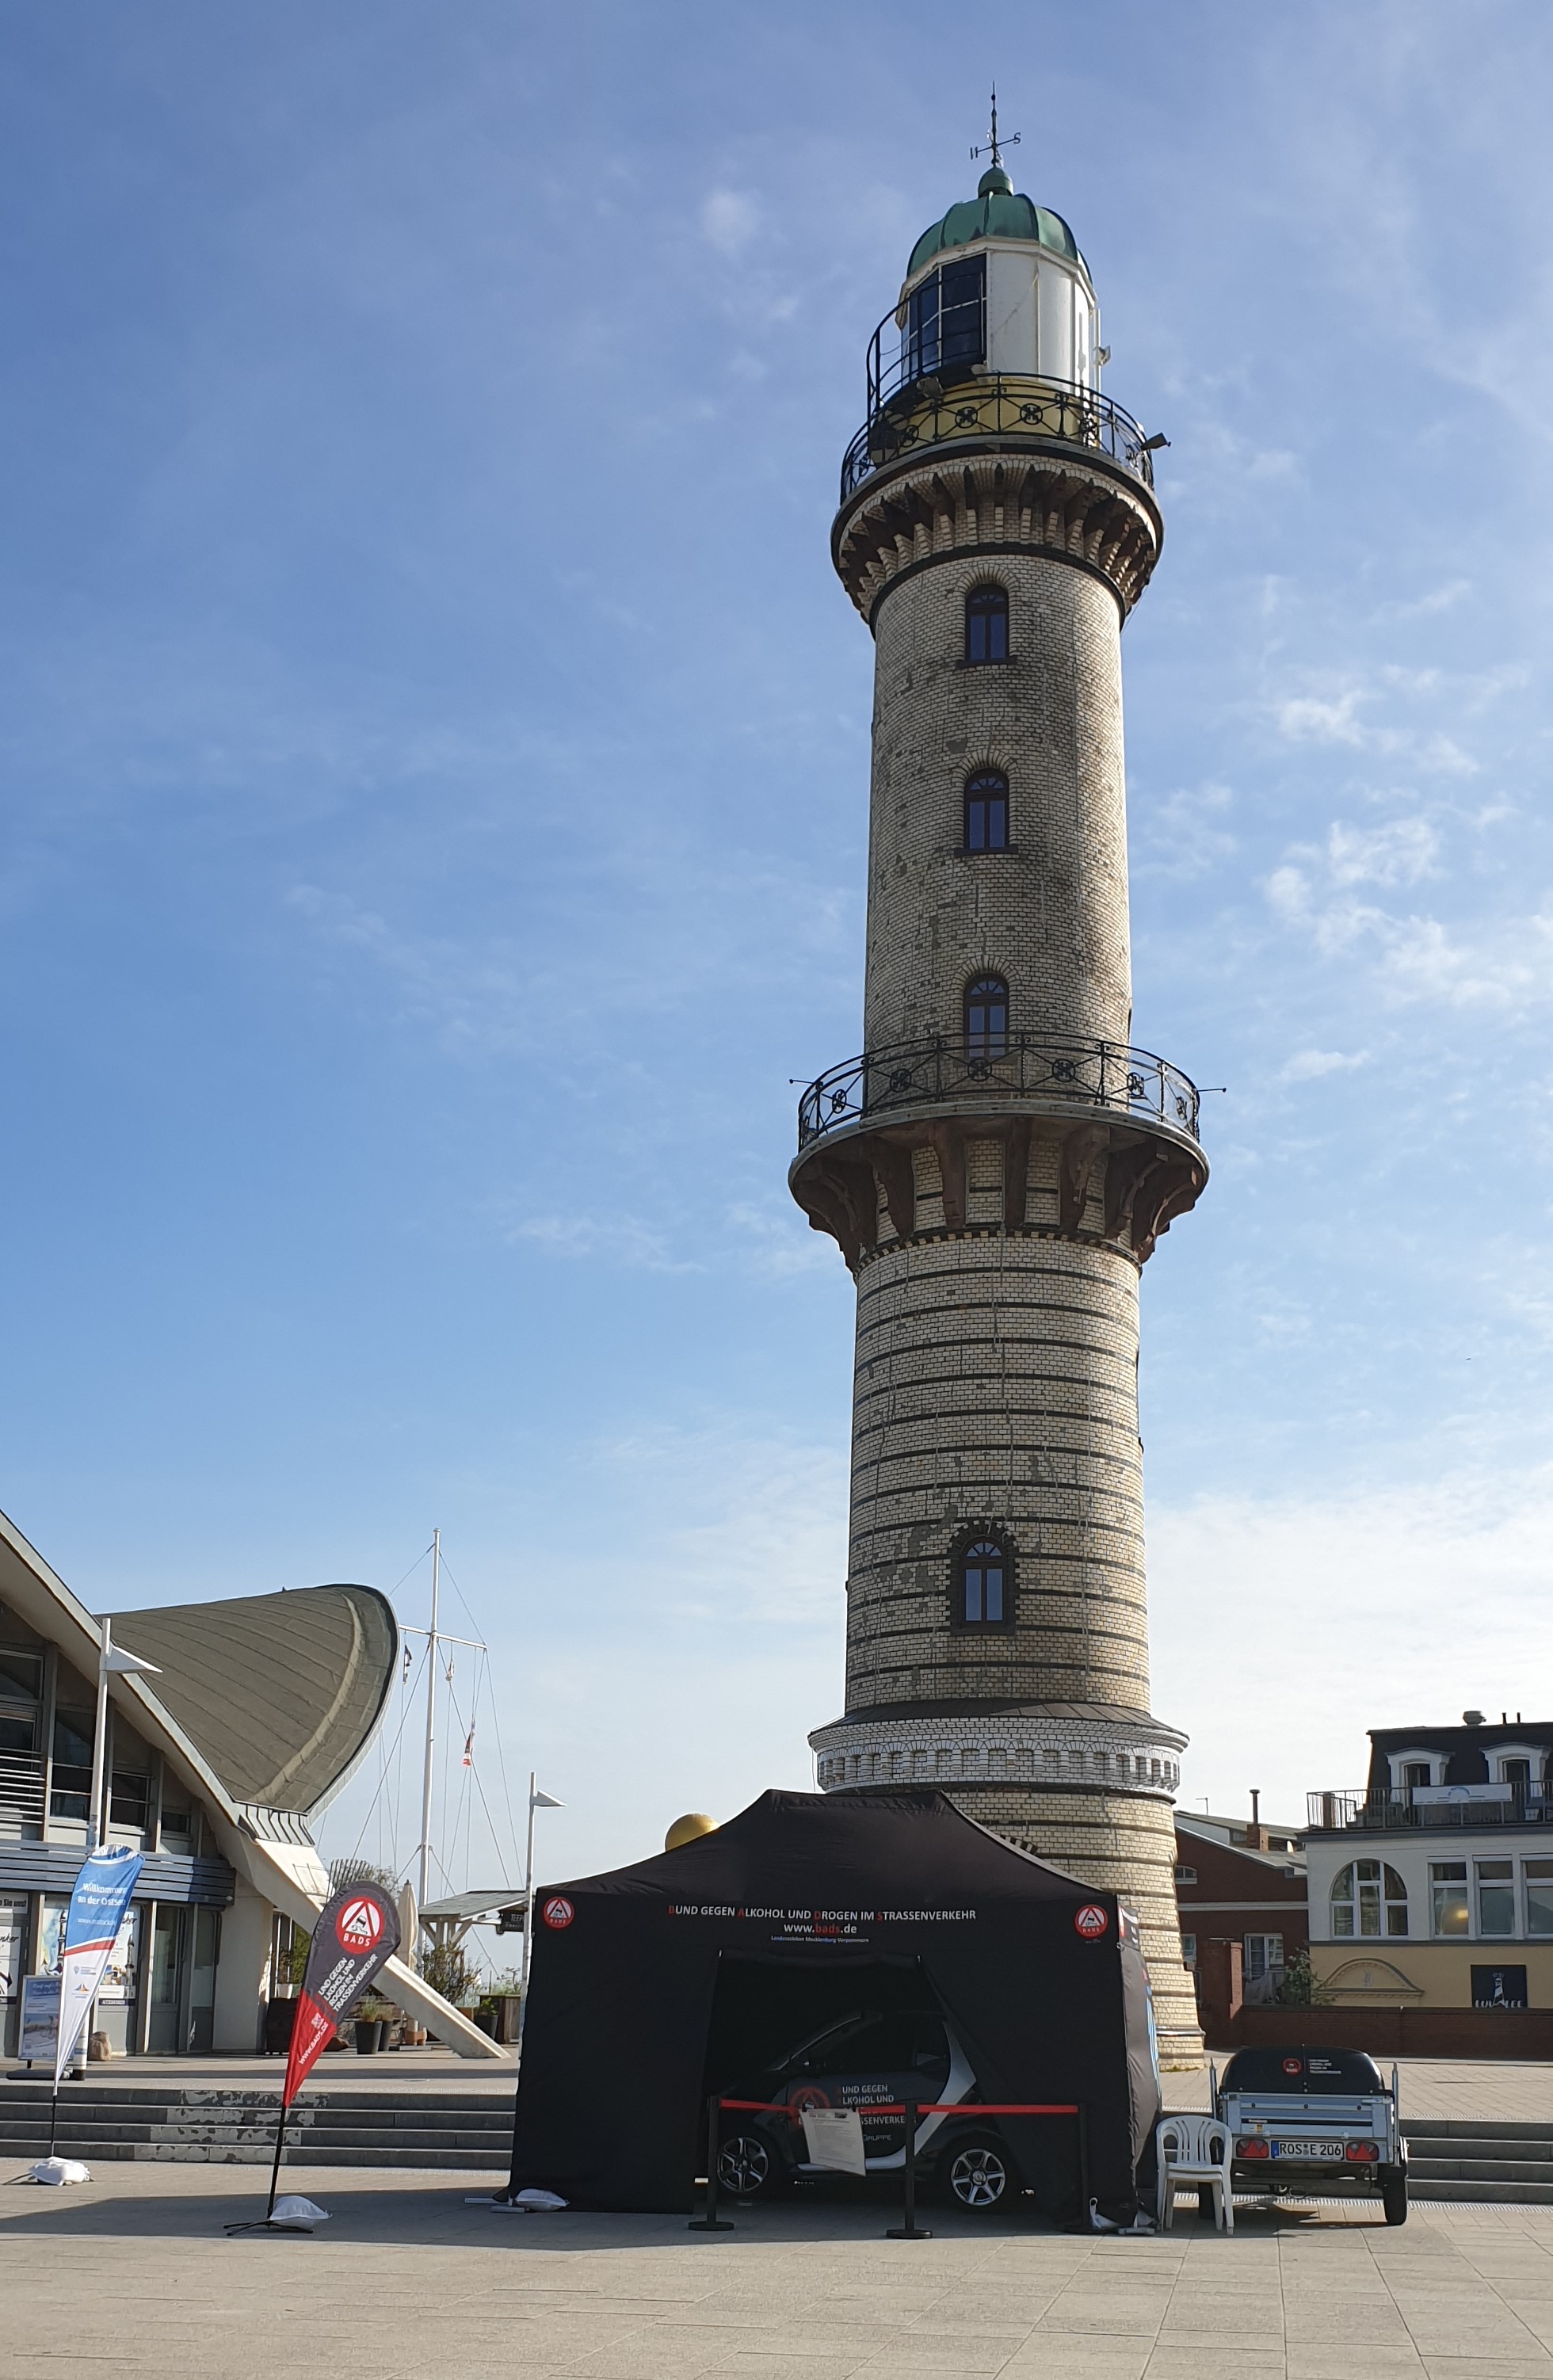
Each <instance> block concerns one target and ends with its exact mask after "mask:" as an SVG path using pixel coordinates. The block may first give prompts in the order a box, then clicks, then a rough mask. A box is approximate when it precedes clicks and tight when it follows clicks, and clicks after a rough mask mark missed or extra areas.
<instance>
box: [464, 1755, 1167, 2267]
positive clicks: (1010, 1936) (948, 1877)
mask: <svg viewBox="0 0 1553 2380" xmlns="http://www.w3.org/2000/svg"><path fill="white" fill-rule="evenodd" d="M536 1898H537V1900H538V1912H537V1914H538V1921H539V1922H538V1923H537V1924H536V1925H535V1927H534V1941H533V1948H532V1962H533V1963H532V1971H531V1975H530V1982H529V1997H528V2010H527V2013H526V2017H525V2023H524V2045H523V2062H522V2073H521V2079H520V2083H519V2088H518V2095H517V2108H516V2126H515V2132H514V2155H513V2168H512V2181H511V2188H512V2190H513V2191H514V2192H516V2191H519V2190H524V2189H531V2188H537V2189H543V2190H551V2191H555V2192H559V2193H560V2194H561V2195H562V2196H563V2197H564V2198H565V2199H567V2200H568V2201H569V2202H570V2203H571V2204H573V2205H576V2206H583V2207H591V2208H599V2209H610V2210H618V2211H627V2210H632V2211H638V2212H673V2211H675V2210H680V2209H683V2210H685V2211H686V2212H688V2211H689V2209H690V2207H691V2205H692V2203H693V2199H694V2194H695V2185H696V2180H697V2177H698V2175H699V2174H702V2173H704V2171H705V2169H706V2155H705V2148H706V2138H707V2134H706V2105H707V2101H708V2098H709V2097H710V2095H712V2094H714V2093H719V2094H722V2093H729V2092H731V2091H734V2090H736V2089H737V2088H738V2086H739V2085H740V2083H743V2082H744V2081H746V2078H747V2077H748V2076H749V2075H750V2073H751V2072H757V2071H759V2070H761V2069H763V2068H765V2067H767V2066H769V2064H770V2060H771V2059H772V2058H773V2057H774V2056H775V2055H776V2054H777V2053H778V2052H779V2051H780V2050H781V2049H782V2048H783V2046H785V2045H786V2044H789V2043H792V2042H794V2041H796V2040H798V2039H799V2038H801V2037H802V2036H803V2035H805V2034H807V2033H809V2032H812V2031H813V2030H814V2029H815V2028H816V2027H819V2026H822V2025H824V2024H825V2022H827V2021H828V2020H829V2019H831V2018H832V2017H841V2016H843V2015H844V2014H845V2012H846V2011H847V2010H848V2009H850V2008H852V2007H855V2006H856V2005H857V2004H859V2002H860V2001H862V2000H867V2001H869V2002H871V2003H873V2004H875V2005H878V2006H881V2007H885V2008H890V2007H901V2006H903V2005H904V2004H905V2003H906V2002H907V2001H909V2000H916V2001H918V2002H920V2003H921V2004H922V2005H928V2006H932V2007H935V2008H937V2009H938V2010H941V2011H942V2014H943V2016H944V2018H945V2019H946V2020H947V2022H948V2023H949V2025H950V2026H952V2031H953V2034H954V2035H955V2036H956V2037H957V2039H958V2040H959V2042H960V2043H962V2044H963V2045H964V2048H965V2056H966V2057H967V2058H968V2060H969V2063H970V2065H971V2067H972V2068H973V2069H974V2074H975V2086H974V2092H973V2097H975V2098H979V2100H981V2101H983V2102H986V2103H988V2104H989V2107H991V2106H992V2105H994V2104H1001V2105H1014V2104H1016V2105H1020V2106H1038V2107H1049V2106H1074V2107H1079V2108H1082V2110H1083V2135H1084V2141H1083V2152H1082V2155H1083V2156H1084V2157H1086V2164H1087V2176H1088V2188H1089V2191H1090V2192H1091V2194H1092V2195H1093V2196H1094V2197H1095V2198H1096V2199H1097V2200H1098V2204H1099V2206H1100V2209H1101V2211H1102V2212H1103V2213H1104V2214H1106V2215H1108V2216H1110V2217H1111V2219H1112V2220H1114V2221H1125V2220H1127V2219H1128V2218H1129V2217H1130V2216H1131V2215H1132V2213H1133V2211H1134V2208H1135V2206H1136V2204H1137V2185H1138V2180H1139V2170H1140V2167H1141V2166H1142V2165H1143V2164H1144V2162H1145V2160H1146V2159H1147V2158H1148V2157H1150V2156H1151V2154H1152V2140H1153V2132H1154V2126H1155V2124H1156V2122H1157V2120H1158V2118H1159V2106H1160V2101H1159V2066H1158V2059H1157V2056H1156V2050H1155V2042H1154V2027H1153V2014H1152V2008H1151V2003H1150V1998H1149V1991H1148V1978H1147V1969H1146V1967H1145V1964H1144V1960H1143V1954H1142V1950H1141V1949H1140V1947H1139V1943H1138V1937H1137V1929H1136V1925H1135V1923H1134V1920H1133V1919H1132V1918H1131V1917H1130V1916H1129V1915H1128V1914H1127V1913H1125V1912H1124V1911H1122V1909H1121V1908H1120V1907H1119V1905H1118V1902H1117V1899H1116V1896H1115V1895H1114V1894H1113V1893H1108V1892H1103V1891H1099V1890H1097V1889H1096V1888H1093V1887H1092V1886H1089V1885H1086V1884H1084V1883H1081V1882H1080V1881H1078V1880H1077V1879H1076V1878H1074V1877H1073V1876H1067V1875H1064V1874H1063V1873H1062V1870H1061V1869H1059V1868H1055V1867H1051V1866H1049V1865H1048V1864H1046V1863H1045V1862H1043V1861H1041V1860H1038V1859H1036V1858H1035V1857H1033V1856H1032V1855H1031V1854H1030V1853H1028V1852H1022V1851H1018V1850H1016V1849H1014V1848H1013V1846H1012V1845H1011V1844H1008V1843H1006V1842H1004V1841H1003V1840H1001V1838H1000V1837H998V1836H996V1835H993V1834H991V1833H989V1831H988V1829H987V1828H984V1827H981V1826H978V1825H977V1823H976V1821H975V1820H974V1819H971V1818H967V1817H965V1815H963V1813H961V1812H960V1811H959V1810H957V1809H956V1808H955V1807H954V1805H953V1803H951V1802H950V1801H949V1800H947V1799H946V1797H945V1796H944V1795H942V1794H941V1793H938V1792H934V1791H923V1792H916V1793H910V1792H906V1793H889V1794H869V1793H860V1794H855V1795H853V1794H819V1793H787V1792H768V1793H763V1794H761V1795H760V1797H759V1799H758V1801H756V1802H753V1803H751V1804H750V1806H749V1808H748V1809H746V1810H745V1811H743V1812H741V1813H740V1815H738V1816H737V1817H735V1818H733V1819H730V1820H729V1821H728V1823H727V1824H726V1825H725V1826H722V1827H720V1828H717V1829H716V1830H715V1831H714V1832H712V1833H710V1834H707V1835H703V1836H701V1837H699V1838H698V1840H694V1841H691V1842H688V1843H686V1844H685V1845H684V1846H683V1847H682V1848H681V1849H679V1850H677V1851H673V1852H663V1853H661V1855H659V1856H658V1857H656V1858H653V1859H647V1860H642V1861H639V1862H638V1863H637V1864H636V1865H635V1866H632V1867H625V1868H618V1869H616V1870H614V1871H613V1873H612V1874H609V1875H605V1876H585V1877H582V1878H580V1879H579V1880H577V1881H576V1882H575V1883H570V1884H561V1885H555V1886H552V1887H551V1888H549V1889H548V1890H547V1891H544V1892H541V1893H540V1894H539V1895H537V1896H536ZM1001 2129H1002V2131H1003V2134H1004V2137H1005V2138H1006V2139H1007V2141H1008V2143H1009V2144H1010V2148H1011V2151H1012V2154H1013V2162H1014V2165H1015V2167H1016V2168H1017V2171H1018V2174H1019V2177H1020V2179H1021V2180H1022V2182H1023V2184H1024V2186H1025V2188H1026V2189H1029V2190H1032V2191H1033V2192H1034V2193H1035V2197H1036V2201H1037V2204H1038V2205H1039V2206H1040V2207H1041V2209H1042V2211H1044V2212H1046V2213H1048V2214H1050V2215H1052V2216H1057V2217H1066V2216H1079V2215H1080V2214H1081V2212H1082V2207H1081V2198H1080V2172H1081V2149H1080V2138H1079V2131H1080V2128H1079V2125H1078V2124H1077V2122H1076V2121H1075V2120H1074V2119H1071V2118H1070V2119H1063V2118H1034V2117H1017V2118H1013V2119H1006V2120H1005V2121H1004V2122H1003V2124H1002V2127H1001Z"/></svg>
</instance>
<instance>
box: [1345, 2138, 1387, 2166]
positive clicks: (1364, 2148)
mask: <svg viewBox="0 0 1553 2380" xmlns="http://www.w3.org/2000/svg"><path fill="white" fill-rule="evenodd" d="M1348 2162H1349V2164H1350V2165H1378V2163H1379V2162H1380V2151H1379V2149H1378V2148H1377V2145H1376V2143H1375V2142H1374V2141H1350V2142H1349V2143H1348Z"/></svg>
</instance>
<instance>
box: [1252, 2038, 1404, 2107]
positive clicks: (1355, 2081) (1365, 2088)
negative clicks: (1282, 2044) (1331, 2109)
mask: <svg viewBox="0 0 1553 2380" xmlns="http://www.w3.org/2000/svg"><path fill="white" fill-rule="evenodd" d="M1219 2089H1220V2091H1301V2092H1325V2093H1328V2094H1331V2095H1341V2096H1342V2097H1345V2098H1353V2097H1361V2098H1366V2099H1368V2098H1374V2097H1375V2096H1376V2095H1377V2093H1379V2094H1387V2085H1386V2084H1385V2083H1383V2082H1382V2081H1381V2078H1380V2069H1379V2068H1378V2067H1377V2064H1376V2062H1375V2060H1374V2058H1366V2057H1365V2054H1364V2051H1363V2050H1361V2049H1293V2048H1291V2049H1237V2050H1236V2052H1235V2054H1234V2056H1233V2057H1232V2058H1231V2060H1230V2062H1229V2064H1228V2066H1226V2067H1225V2069H1224V2071H1223V2074H1222V2075H1221V2076H1220V2078H1219Z"/></svg>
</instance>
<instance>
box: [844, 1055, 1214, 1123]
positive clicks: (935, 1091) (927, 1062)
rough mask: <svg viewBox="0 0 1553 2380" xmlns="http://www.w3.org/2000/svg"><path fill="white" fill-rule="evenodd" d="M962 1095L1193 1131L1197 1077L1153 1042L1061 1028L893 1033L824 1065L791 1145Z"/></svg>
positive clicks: (990, 1101) (993, 1101) (962, 1096)
mask: <svg viewBox="0 0 1553 2380" xmlns="http://www.w3.org/2000/svg"><path fill="white" fill-rule="evenodd" d="M946 1099H954V1100H959V1099H986V1100H987V1102H988V1103H989V1106H993V1107H995V1106H997V1105H998V1104H999V1103H1000V1102H1002V1103H1018V1102H1020V1101H1023V1100H1030V1101H1036V1100H1060V1101H1062V1103H1063V1104H1065V1105H1073V1104H1078V1105H1082V1106H1088V1107H1096V1108H1106V1109H1109V1110H1110V1111H1112V1112H1113V1113H1117V1114H1121V1115H1130V1116H1136V1117H1138V1118H1139V1119H1140V1120H1141V1119H1143V1118H1145V1117H1148V1118H1158V1120H1159V1122H1160V1123H1165V1124H1168V1125H1169V1126H1170V1127H1171V1130H1172V1131H1174V1132H1183V1133H1186V1134H1188V1135H1190V1137H1191V1138H1192V1139H1193V1140H1196V1139H1198V1138H1199V1137H1200V1135H1199V1133H1198V1130H1197V1108H1198V1098H1197V1087H1196V1085H1195V1083H1193V1082H1191V1081H1189V1080H1188V1078H1187V1076H1186V1075H1183V1073H1182V1072H1181V1070H1180V1068H1179V1067H1177V1066H1171V1065H1169V1064H1167V1062H1166V1061H1165V1060H1164V1059H1163V1058H1156V1057H1155V1056H1154V1055H1153V1053H1152V1052H1151V1051H1150V1050H1128V1049H1124V1048H1123V1047H1122V1045H1121V1043H1119V1042H1116V1041H1093V1040H1086V1039H1081V1038H1077V1037H1076V1036H1068V1035H1063V1034H1055V1033H1007V1032H1005V1033H989V1034H980V1035H967V1034H962V1035H960V1036H959V1037H958V1038H955V1037H954V1036H952V1035H943V1034H940V1035H936V1036H935V1037H934V1038H932V1039H931V1040H928V1041H898V1042H895V1043H893V1044H892V1045H890V1046H888V1047H886V1048H883V1049H879V1050H864V1052H863V1054H862V1056H861V1057H859V1058H849V1059H847V1061H846V1062H845V1063H844V1064H843V1065H840V1066H832V1067H831V1068H830V1070H829V1071H828V1072H827V1073H826V1074H823V1075H820V1077H819V1081H818V1082H815V1083H811V1084H810V1085H809V1087H808V1088H807V1091H805V1093H804V1095H803V1097H802V1099H800V1100H799V1101H798V1147H800V1149H803V1148H807V1147H808V1145H809V1143H810V1141H811V1140H818V1139H819V1136H820V1135H821V1134H822V1133H827V1132H834V1131H836V1130H837V1129H838V1128H839V1127H840V1126H841V1125H843V1124H848V1123H861V1122H862V1121H863V1120H864V1119H865V1118H867V1117H872V1116H877V1115H880V1114H885V1113H888V1112H890V1111H892V1110H895V1109H898V1108H911V1107H930V1106H937V1105H939V1104H940V1103H942V1102H943V1101H944V1100H946Z"/></svg>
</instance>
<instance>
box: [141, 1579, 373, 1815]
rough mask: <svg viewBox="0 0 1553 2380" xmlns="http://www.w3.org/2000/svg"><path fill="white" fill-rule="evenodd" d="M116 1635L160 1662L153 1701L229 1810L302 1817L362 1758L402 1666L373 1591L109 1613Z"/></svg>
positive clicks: (316, 1589) (329, 1589)
mask: <svg viewBox="0 0 1553 2380" xmlns="http://www.w3.org/2000/svg"><path fill="white" fill-rule="evenodd" d="M114 1637H115V1642H116V1643H118V1644H121V1645H124V1646H125V1647H126V1649H127V1651H129V1652H131V1653H139V1654H140V1656H141V1658H143V1659H144V1660H147V1661H154V1662H155V1663H156V1664H157V1666H158V1668H159V1669H160V1670H161V1672H162V1674H161V1676H160V1677H159V1678H152V1679H148V1681H147V1683H148V1684H149V1685H150V1687H151V1689H152V1693H153V1694H154V1695H155V1697H156V1700H157V1701H158V1702H159V1703H161V1704H162V1706H163V1707H164V1709H165V1710H167V1711H169V1712H170V1713H171V1714H172V1716H173V1718H176V1721H177V1723H178V1725H179V1726H180V1727H181V1728H182V1729H183V1730H184V1733H185V1734H186V1735H187V1736H188V1737H189V1738H190V1740H191V1741H192V1742H193V1743H194V1744H195V1745H196V1746H197V1747H198V1749H199V1750H200V1753H202V1754H203V1755H204V1757H205V1759H206V1760H207V1761H209V1763H210V1765H211V1767H212V1769H213V1770H214V1772H215V1774H216V1776H217V1777H218V1778H219V1779H221V1782H222V1784H223V1785H224V1787H225V1789H226V1791H228V1792H229V1793H230V1794H231V1796H232V1798H233V1800H234V1801H236V1802H260V1803H264V1804H265V1805H266V1806H267V1807H268V1808H271V1809H276V1810H297V1811H300V1812H302V1813H303V1814H304V1815H309V1814H310V1813H311V1812H313V1811H316V1810H321V1809H322V1808H323V1806H324V1804H325V1803H328V1802H330V1801H332V1800H333V1798H334V1795H335V1794H336V1793H337V1792H338V1791H339V1790H340V1788H341V1786H342V1785H343V1784H344V1783H345V1782H346V1779H347V1778H348V1777H349V1775H350V1773H351V1771H352V1769H353V1768H354V1767H356V1764H357V1762H358V1760H359V1759H360V1757H361V1755H362V1754H363V1753H364V1752H365V1751H366V1749H367V1746H368V1744H369V1743H370V1741H371V1738H372V1731H373V1730H374V1729H375V1727H376V1726H377V1723H378V1719H379V1718H380V1717H381V1715H382V1706H383V1704H384V1702H385V1701H386V1700H387V1697H388V1690H389V1687H390V1686H391V1685H392V1683H393V1682H394V1671H395V1670H396V1669H397V1667H398V1662H399V1629H398V1624H397V1622H396V1621H395V1620H394V1612H393V1608H392V1606H391V1605H390V1603H389V1601H388V1597H386V1596H384V1595H380V1594H379V1593H378V1590H377V1588H376V1587H375V1586H304V1587H297V1588H295V1589H293V1590H291V1591H290V1592H288V1593H282V1594H279V1595H242V1596H237V1597H233V1598H232V1599H231V1600H230V1601H228V1602H224V1603H179V1604H166V1605H164V1606H162V1607H161V1608H159V1609H153V1610H150V1611H117V1612H115V1614H114Z"/></svg>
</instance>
